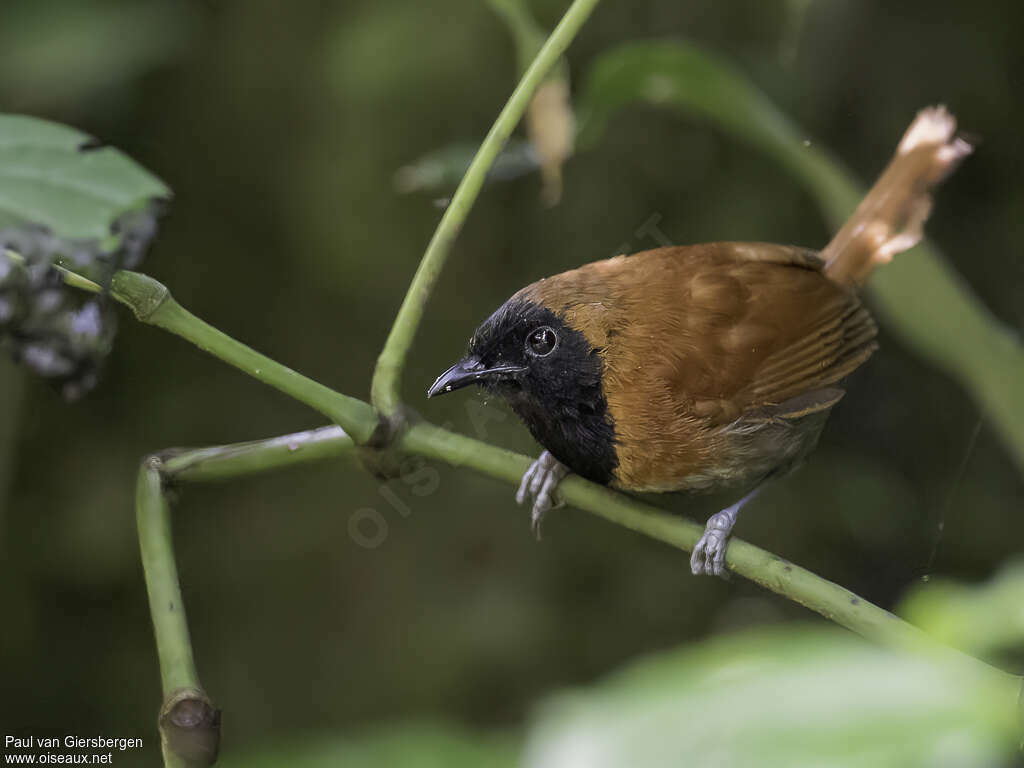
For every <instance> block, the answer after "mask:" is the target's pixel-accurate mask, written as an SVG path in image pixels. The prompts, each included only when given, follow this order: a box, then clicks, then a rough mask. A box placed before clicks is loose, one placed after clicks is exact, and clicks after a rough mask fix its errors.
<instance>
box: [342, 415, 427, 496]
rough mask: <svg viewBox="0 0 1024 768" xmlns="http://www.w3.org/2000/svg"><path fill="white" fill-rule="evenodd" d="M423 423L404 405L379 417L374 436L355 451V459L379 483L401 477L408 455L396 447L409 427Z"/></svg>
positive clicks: (418, 416)
mask: <svg viewBox="0 0 1024 768" xmlns="http://www.w3.org/2000/svg"><path fill="white" fill-rule="evenodd" d="M420 420H421V419H420V415H419V414H418V413H416V411H414V410H413V409H412V408H410V407H409V406H407V405H402V404H399V405H398V407H397V408H396V409H395V410H394V411H392V412H391V413H388V414H384V413H381V414H379V415H378V418H377V426H376V427H375V428H374V430H373V434H371V435H370V438H369V439H368V440H367V441H366V442H365V443H363V444H362V445H360V446H358V447H357V449H356V456H358V457H359V463H360V464H362V465H363V469H365V470H366V471H367V472H369V473H370V474H372V475H373V476H374V477H376V478H377V479H379V480H390V479H392V478H395V477H398V476H399V474H400V472H401V470H400V467H401V463H402V458H403V457H404V456H405V453H404V452H402V451H399V450H398V449H397V448H396V445H397V443H398V441H399V440H400V438H401V437H402V435H403V434H405V432H406V430H407V429H408V428H409V426H411V425H412V424H414V423H415V422H417V421H420Z"/></svg>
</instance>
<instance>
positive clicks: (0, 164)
mask: <svg viewBox="0 0 1024 768" xmlns="http://www.w3.org/2000/svg"><path fill="white" fill-rule="evenodd" d="M168 196H169V190H168V189H167V187H166V186H164V184H163V183H162V182H161V181H160V180H159V179H157V178H156V177H155V176H153V175H152V174H150V173H149V172H148V171H146V170H144V169H143V168H141V167H140V166H138V165H137V164H135V163H134V162H133V161H132V160H131V159H129V158H128V157H127V156H125V155H124V154H122V153H120V152H118V151H117V150H115V149H112V148H109V147H98V146H97V145H96V144H95V142H94V141H93V140H92V139H91V138H90V137H89V136H87V135H85V134H83V133H80V132H79V131H76V130H74V129H72V128H68V127H66V126H63V125H57V124H55V123H50V122H47V121H44V120H37V119H35V118H31V117H24V116H20V115H0V345H3V346H5V347H7V348H8V349H9V350H10V352H11V355H12V357H13V358H14V360H15V361H17V362H19V363H21V364H23V365H25V366H26V367H27V368H29V369H31V370H32V371H33V372H35V373H36V374H38V375H39V376H42V377H43V378H45V379H48V380H50V381H51V382H53V383H54V384H55V385H56V386H57V387H58V388H59V389H60V390H61V392H62V393H63V395H64V396H65V397H66V398H68V399H72V400H73V399H76V398H77V397H80V396H81V395H83V394H84V393H85V392H87V391H88V390H90V389H91V388H92V387H93V386H94V385H95V383H96V381H97V378H98V374H99V368H100V366H101V364H102V362H103V360H104V359H105V357H106V356H107V354H108V353H109V351H110V348H111V344H112V342H113V337H114V332H115V315H114V312H113V310H112V309H111V307H110V306H109V304H108V302H107V300H106V297H105V296H104V295H100V296H96V295H90V294H86V293H82V292H81V291H76V290H71V289H69V288H68V287H67V286H66V285H65V283H64V280H63V278H62V276H61V274H60V273H59V271H58V270H57V268H56V267H60V268H63V269H66V270H68V271H71V272H74V273H75V274H78V275H81V276H83V277H85V278H87V279H88V280H91V281H93V282H94V283H96V284H98V285H99V286H100V287H101V288H103V289H105V288H106V287H107V286H108V285H109V282H110V278H111V277H112V275H113V273H114V272H115V271H116V270H117V269H121V268H127V267H134V266H137V265H138V263H139V262H140V261H141V260H142V258H143V256H144V255H145V252H146V249H147V248H148V246H149V243H150V241H151V240H152V239H153V237H154V236H155V234H156V218H157V215H158V213H159V211H160V209H161V208H162V206H163V201H164V199H165V198H167V197H168Z"/></svg>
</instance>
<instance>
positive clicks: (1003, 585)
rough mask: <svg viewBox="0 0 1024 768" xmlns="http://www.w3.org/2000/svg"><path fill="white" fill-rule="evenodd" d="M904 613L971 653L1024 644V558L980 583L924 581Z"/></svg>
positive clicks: (904, 605)
mask: <svg viewBox="0 0 1024 768" xmlns="http://www.w3.org/2000/svg"><path fill="white" fill-rule="evenodd" d="M899 613H900V615H902V616H904V617H906V619H907V621H910V622H912V623H913V624H916V625H917V626H919V627H921V628H922V629H924V630H925V631H926V632H928V633H929V634H931V635H933V636H935V637H937V638H938V639H939V640H941V641H942V642H944V643H948V644H949V645H952V646H953V647H954V648H961V649H963V650H965V651H967V652H968V653H980V654H988V653H991V652H993V651H1001V650H1008V649H1013V648H1014V647H1016V648H1017V649H1020V648H1021V646H1022V645H1024V560H1017V561H1014V562H1012V563H1009V564H1008V565H1006V566H1004V567H1003V569H1002V570H1001V571H999V572H998V573H997V574H996V575H995V576H994V577H993V578H992V580H991V581H989V582H988V583H986V584H982V585H979V586H969V585H966V584H958V583H956V582H953V581H948V580H935V581H931V582H929V583H927V584H922V585H920V586H919V587H917V588H916V589H914V590H913V591H912V592H911V593H910V594H909V595H908V596H907V597H906V598H905V599H904V601H903V603H902V605H901V606H900V609H899Z"/></svg>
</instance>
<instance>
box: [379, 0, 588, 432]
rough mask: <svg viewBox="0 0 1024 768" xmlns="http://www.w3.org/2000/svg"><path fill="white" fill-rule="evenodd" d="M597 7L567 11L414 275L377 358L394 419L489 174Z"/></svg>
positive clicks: (584, 4) (385, 403) (384, 399)
mask: <svg viewBox="0 0 1024 768" xmlns="http://www.w3.org/2000/svg"><path fill="white" fill-rule="evenodd" d="M597 3H598V0H574V2H573V4H572V5H571V6H570V7H569V10H567V11H566V12H565V16H563V17H562V20H561V22H559V24H558V26H557V27H555V30H554V31H553V32H552V33H551V36H550V37H548V40H547V42H546V43H545V44H544V46H543V47H542V48H541V49H540V52H539V53H538V54H537V56H536V58H534V60H533V63H532V64H530V67H529V68H528V69H527V70H526V73H525V74H524V75H523V79H522V80H521V81H520V82H519V85H518V86H517V87H516V89H515V91H514V92H513V93H512V96H511V97H510V98H509V100H508V102H507V103H506V104H505V107H504V109H502V110H501V114H499V115H498V119H497V120H495V121H494V125H493V126H491V130H490V132H489V133H488V134H487V138H485V139H484V142H483V144H481V145H480V149H479V150H478V151H477V153H476V157H474V158H473V162H472V163H471V164H470V166H469V169H468V170H467V171H466V175H465V176H463V177H462V181H461V182H460V184H459V186H458V189H456V190H455V194H454V195H453V196H452V201H451V203H450V204H449V206H448V208H447V210H446V211H445V212H444V216H443V217H441V222H440V224H438V226H437V230H436V231H435V232H434V236H433V237H432V238H431V240H430V244H429V245H428V246H427V250H426V253H424V254H423V260H422V261H420V265H419V267H418V268H417V270H416V274H415V275H414V276H413V279H412V284H411V285H410V286H409V290H408V292H407V293H406V295H405V300H404V301H403V302H402V306H401V308H400V309H399V310H398V315H397V316H396V317H395V323H394V325H393V326H392V327H391V333H390V334H389V335H388V338H387V341H386V342H385V343H384V349H383V350H382V351H381V353H380V357H378V358H377V367H376V369H375V370H374V373H373V384H372V387H371V401H372V402H373V405H374V407H375V408H376V409H377V411H378V412H379V413H380V414H382V415H383V416H391V415H393V414H394V413H395V412H396V411H397V410H398V408H399V405H400V403H401V397H400V394H399V387H400V384H401V377H402V369H403V367H404V366H405V359H406V357H407V356H408V354H409V347H410V346H411V345H412V342H413V339H414V338H415V336H416V331H417V329H418V328H419V325H420V321H421V320H422V318H423V311H424V308H425V307H426V304H427V300H428V299H429V298H430V294H431V293H432V292H433V290H434V285H435V284H436V283H437V279H438V277H439V276H440V275H441V269H442V268H443V267H444V263H445V260H446V259H447V258H448V253H449V252H450V251H451V247H452V243H453V242H454V241H455V238H456V237H457V236H458V234H459V231H460V230H461V229H462V225H463V224H464V223H465V221H466V217H467V216H468V215H469V211H470V209H471V208H472V207H473V203H474V202H476V198H477V195H478V194H479V193H480V188H481V187H482V186H483V183H484V180H485V179H486V177H487V172H488V171H489V170H490V168H491V165H492V164H493V163H494V160H495V158H497V156H498V153H499V152H501V149H502V147H504V146H505V142H506V141H507V140H508V137H509V136H511V135H512V131H513V130H514V129H515V127H516V125H517V124H518V123H519V120H520V119H521V118H522V116H523V113H524V112H525V111H526V108H527V106H528V105H529V103H530V98H531V97H532V96H533V93H534V91H535V90H536V89H537V86H538V85H540V84H541V82H543V80H544V78H545V77H546V75H547V74H548V72H549V71H550V69H551V68H552V66H554V64H555V63H556V62H557V61H558V58H559V57H560V56H561V55H562V54H563V53H564V52H565V50H566V48H568V47H569V43H571V42H572V40H573V38H574V37H576V33H577V32H579V29H580V27H581V26H582V25H583V22H584V21H586V20H587V17H588V16H590V13H591V11H593V10H594V7H595V6H596V5H597Z"/></svg>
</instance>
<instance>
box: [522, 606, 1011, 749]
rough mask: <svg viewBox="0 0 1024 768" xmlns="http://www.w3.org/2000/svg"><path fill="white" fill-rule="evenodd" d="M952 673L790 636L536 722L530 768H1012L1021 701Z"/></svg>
mask: <svg viewBox="0 0 1024 768" xmlns="http://www.w3.org/2000/svg"><path fill="white" fill-rule="evenodd" d="M994 686H995V684H994V683H993V682H991V681H988V682H986V681H982V680H979V679H977V678H975V677H973V676H971V675H969V674H968V673H966V672H965V671H961V670H959V669H958V668H956V667H955V665H949V664H943V663H938V662H933V661H931V660H929V659H927V658H924V657H921V656H911V655H907V654H901V653H897V652H895V651H890V650H886V649H883V648H878V647H875V646H872V645H869V644H868V643H867V642H866V641H864V640H861V639H859V638H857V637H855V636H853V635H850V634H848V633H845V632H841V631H839V630H834V631H833V630H826V629H818V628H811V627H806V626H805V627H800V626H796V627H793V626H789V627H785V628H778V629H768V630H764V629H762V630H757V631H750V632H746V633H743V634H740V635H735V636H731V637H725V638H719V639H715V640H712V641H710V642H708V643H705V644H702V645H700V646H697V647H693V648H683V649H680V650H676V651H670V652H667V653H663V654H660V655H658V656H654V657H651V658H648V659H646V660H644V661H641V662H639V663H636V664H634V665H632V666H631V667H628V668H627V669H626V670H625V671H623V672H621V673H619V674H617V675H615V676H614V677H612V678H610V679H609V680H607V681H606V682H604V683H602V684H599V685H597V686H594V687H593V688H590V689H586V690H581V691H578V692H573V693H567V694H563V695H560V696H557V697H555V698H553V699H552V700H550V701H549V702H548V703H547V704H546V705H545V706H543V707H541V708H540V709H539V711H538V712H537V713H536V714H537V717H536V725H535V727H534V729H533V731H532V733H531V735H530V737H529V739H528V743H527V749H526V759H525V762H524V765H526V766H528V768H623V767H624V766H629V767H630V768H663V767H664V766H669V765H700V766H715V767H716V768H729V767H732V766H737V767H739V766H750V767H751V768H755V767H756V768H772V767H773V766H779V768H797V767H800V766H807V767H808V768H812V767H813V768H821V766H829V768H853V767H854V766H856V767H857V768H889V767H890V766H907V767H908V768H909V767H910V766H914V767H915V768H919V767H920V766H936V768H938V767H939V766H943V767H947V766H948V767H952V766H963V767H965V768H966V767H967V766H972V767H973V766H1000V765H1011V764H1012V762H1013V757H1014V755H1015V754H1016V751H1017V743H1018V742H1017V738H1018V736H1017V732H1016V724H1015V721H1014V711H1013V710H1014V709H1015V708H1014V707H1013V706H1012V699H1013V697H1014V695H1015V691H1011V692H1010V693H1009V699H1010V700H1011V701H1010V706H1007V704H1008V696H1007V691H1004V690H1002V689H1000V688H996V687H994Z"/></svg>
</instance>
